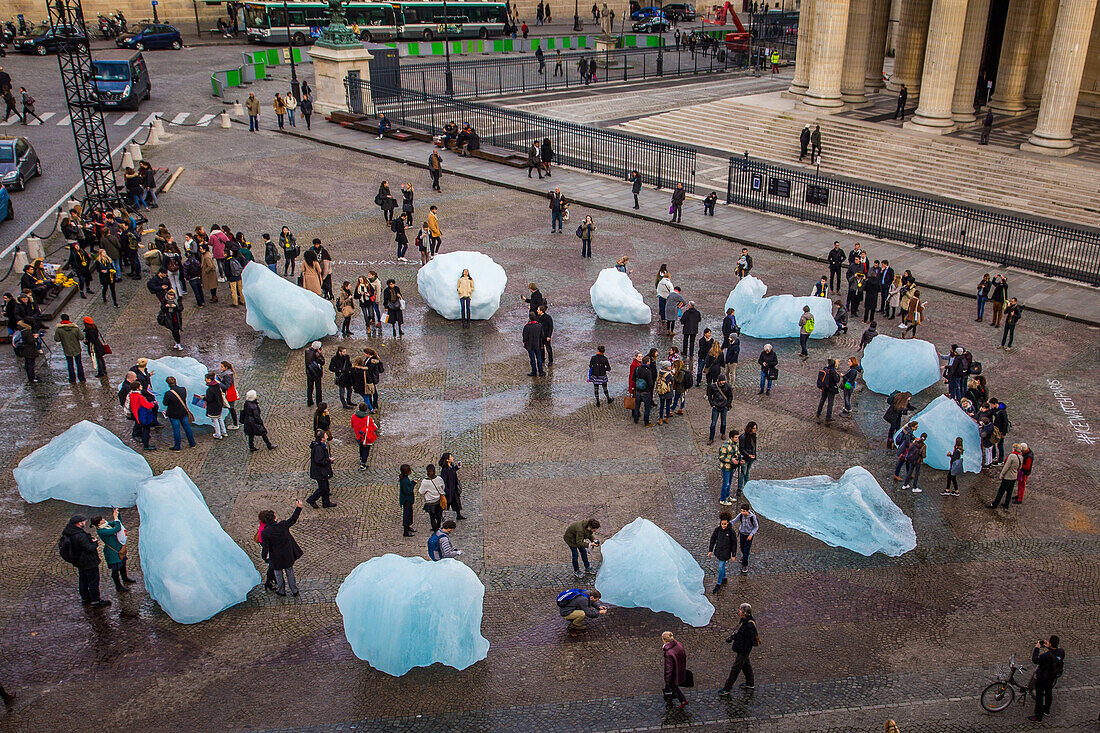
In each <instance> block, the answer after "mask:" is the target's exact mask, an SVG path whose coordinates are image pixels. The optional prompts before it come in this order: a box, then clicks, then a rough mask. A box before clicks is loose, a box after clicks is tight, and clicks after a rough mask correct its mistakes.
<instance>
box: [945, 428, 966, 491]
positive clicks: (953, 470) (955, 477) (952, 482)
mask: <svg viewBox="0 0 1100 733" xmlns="http://www.w3.org/2000/svg"><path fill="white" fill-rule="evenodd" d="M963 450H964V449H963V439H962V438H955V447H954V448H952V449H951V452H950V453H948V454H947V460H948V463H947V485H946V486H944V488H943V492H942V494H941V495H942V496H958V495H959V475H960V474H962V472H963ZM951 487H955V490H954V491H952V490H951Z"/></svg>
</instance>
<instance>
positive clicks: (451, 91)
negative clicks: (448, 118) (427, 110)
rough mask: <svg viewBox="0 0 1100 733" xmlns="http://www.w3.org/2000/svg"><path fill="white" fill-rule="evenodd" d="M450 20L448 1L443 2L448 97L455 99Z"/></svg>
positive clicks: (444, 52)
mask: <svg viewBox="0 0 1100 733" xmlns="http://www.w3.org/2000/svg"><path fill="white" fill-rule="evenodd" d="M448 20H450V18H448V17H447V0H443V55H444V57H445V63H446V67H447V68H446V71H445V74H446V77H447V96H448V97H453V96H454V95H455V82H454V77H452V76H451V26H450V24H449V23H448V22H447V21H448Z"/></svg>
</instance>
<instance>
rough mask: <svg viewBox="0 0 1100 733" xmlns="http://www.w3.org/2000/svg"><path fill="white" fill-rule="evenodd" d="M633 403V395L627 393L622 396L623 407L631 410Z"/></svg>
mask: <svg viewBox="0 0 1100 733" xmlns="http://www.w3.org/2000/svg"><path fill="white" fill-rule="evenodd" d="M634 404H635V402H634V395H632V394H628V395H627V396H626V397H623V407H625V408H626V409H628V410H633V409H634Z"/></svg>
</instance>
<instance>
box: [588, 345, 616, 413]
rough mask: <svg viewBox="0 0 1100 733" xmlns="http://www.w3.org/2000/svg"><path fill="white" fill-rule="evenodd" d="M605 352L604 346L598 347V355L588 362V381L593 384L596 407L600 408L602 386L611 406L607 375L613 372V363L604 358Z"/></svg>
mask: <svg viewBox="0 0 1100 733" xmlns="http://www.w3.org/2000/svg"><path fill="white" fill-rule="evenodd" d="M603 351H604V347H603V346H597V347H596V355H595V356H593V357H592V358H591V359H589V361H588V381H589V382H591V383H592V391H593V392H595V393H596V407H599V406H600V386H601V385H602V386H603V396H604V397H606V398H607V404H609V405H610V404H611V395H610V394H608V393H607V373H608V372H610V371H611V362H609V361H608V360H607V357H606V356H604V354H603Z"/></svg>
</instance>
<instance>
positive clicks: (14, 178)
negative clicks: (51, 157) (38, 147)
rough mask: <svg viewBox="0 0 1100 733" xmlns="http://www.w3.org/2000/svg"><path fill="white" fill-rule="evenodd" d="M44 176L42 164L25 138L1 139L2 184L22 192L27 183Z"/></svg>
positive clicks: (0, 177)
mask: <svg viewBox="0 0 1100 733" xmlns="http://www.w3.org/2000/svg"><path fill="white" fill-rule="evenodd" d="M40 175H42V163H41V161H39V160H38V154H37V153H35V152H34V146H33V145H31V143H30V141H29V140H27V138H25V137H0V183H2V184H4V187H5V188H7V187H10V188H11V189H12V190H14V191H22V190H23V189H24V188H26V186H27V181H28V180H30V179H31V178H34V177H36V176H40Z"/></svg>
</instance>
